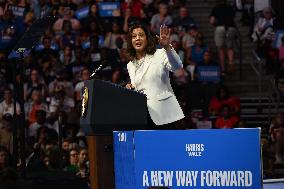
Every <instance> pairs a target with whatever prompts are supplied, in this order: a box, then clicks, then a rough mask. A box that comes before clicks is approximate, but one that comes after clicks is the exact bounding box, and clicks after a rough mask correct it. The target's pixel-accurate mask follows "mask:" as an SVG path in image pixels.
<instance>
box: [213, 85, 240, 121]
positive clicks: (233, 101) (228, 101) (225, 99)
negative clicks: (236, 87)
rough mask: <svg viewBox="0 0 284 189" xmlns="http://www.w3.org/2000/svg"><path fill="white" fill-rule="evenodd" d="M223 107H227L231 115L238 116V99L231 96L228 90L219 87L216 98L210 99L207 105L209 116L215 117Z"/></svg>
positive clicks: (222, 86)
mask: <svg viewBox="0 0 284 189" xmlns="http://www.w3.org/2000/svg"><path fill="white" fill-rule="evenodd" d="M223 105H229V106H230V110H231V113H232V114H233V115H239V112H240V99H239V98H238V97H235V96H231V95H230V92H229V89H228V88H227V87H226V86H224V85H221V86H220V87H219V88H218V90H217V94H216V96H214V97H212V98H211V100H210V104H209V108H208V111H209V114H210V115H211V116H216V115H218V113H219V112H220V110H221V107H222V106H223Z"/></svg>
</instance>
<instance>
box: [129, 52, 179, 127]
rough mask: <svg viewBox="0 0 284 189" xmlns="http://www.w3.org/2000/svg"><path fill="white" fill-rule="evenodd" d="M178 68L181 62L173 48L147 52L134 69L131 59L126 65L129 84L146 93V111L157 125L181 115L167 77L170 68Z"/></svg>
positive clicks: (177, 118)
mask: <svg viewBox="0 0 284 189" xmlns="http://www.w3.org/2000/svg"><path fill="white" fill-rule="evenodd" d="M180 68H182V62H181V60H180V58H179V56H178V54H177V53H176V51H175V50H174V49H171V50H168V51H166V50H165V49H157V50H156V52H155V53H154V54H153V55H148V54H147V55H146V56H145V60H144V63H143V66H141V68H139V70H138V71H137V72H136V71H135V65H134V64H133V62H132V61H130V62H129V63H128V64H127V69H128V73H129V76H130V80H131V84H132V85H133V86H134V87H135V89H136V90H137V91H142V92H143V93H144V94H145V95H146V96H147V106H148V111H149V114H150V116H151V119H152V120H153V122H154V123H155V124H156V125H163V124H167V123H171V122H174V121H177V120H180V119H182V118H184V114H183V112H182V109H181V107H180V105H179V103H178V101H177V99H176V96H175V95H174V92H173V89H172V87H171V84H170V78H169V71H172V72H174V71H176V70H177V69H180ZM135 72H136V73H135Z"/></svg>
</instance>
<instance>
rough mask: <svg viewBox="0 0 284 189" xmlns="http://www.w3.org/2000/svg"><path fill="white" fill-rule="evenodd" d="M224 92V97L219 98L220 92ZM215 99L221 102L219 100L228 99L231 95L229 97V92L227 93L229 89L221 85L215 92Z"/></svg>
mask: <svg viewBox="0 0 284 189" xmlns="http://www.w3.org/2000/svg"><path fill="white" fill-rule="evenodd" d="M222 90H223V91H224V92H225V96H224V97H221V91H222ZM216 96H217V98H218V99H219V100H221V99H228V98H229V97H230V96H231V95H230V91H229V89H228V88H227V87H226V86H225V85H221V86H220V87H219V88H218V90H217V95H216Z"/></svg>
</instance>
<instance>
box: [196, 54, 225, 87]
mask: <svg viewBox="0 0 284 189" xmlns="http://www.w3.org/2000/svg"><path fill="white" fill-rule="evenodd" d="M209 68H211V70H210V69H209ZM204 69H206V72H207V73H208V72H209V71H211V74H213V73H214V74H215V75H214V76H215V77H214V78H213V77H212V75H210V76H209V77H210V79H208V80H206V79H205V78H204V76H203V75H201V71H202V70H204ZM195 70H196V71H195V77H196V78H197V80H198V81H201V82H203V83H210V82H212V83H218V82H220V80H221V78H220V77H221V71H220V70H221V69H220V65H219V64H218V63H216V62H215V61H214V60H213V58H212V53H211V52H210V51H206V52H205V53H204V55H203V61H202V63H201V64H199V65H197V67H196V69H195ZM205 77H206V75H205ZM211 79H212V80H211Z"/></svg>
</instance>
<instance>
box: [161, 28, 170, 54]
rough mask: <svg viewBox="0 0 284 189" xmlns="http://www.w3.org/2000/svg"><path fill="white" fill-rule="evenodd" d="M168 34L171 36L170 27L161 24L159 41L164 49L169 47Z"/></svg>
mask: <svg viewBox="0 0 284 189" xmlns="http://www.w3.org/2000/svg"><path fill="white" fill-rule="evenodd" d="M170 36H171V29H170V28H168V27H167V26H166V25H161V27H160V37H159V42H160V45H161V46H162V47H163V48H164V49H166V50H168V49H170V48H171V46H170Z"/></svg>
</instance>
